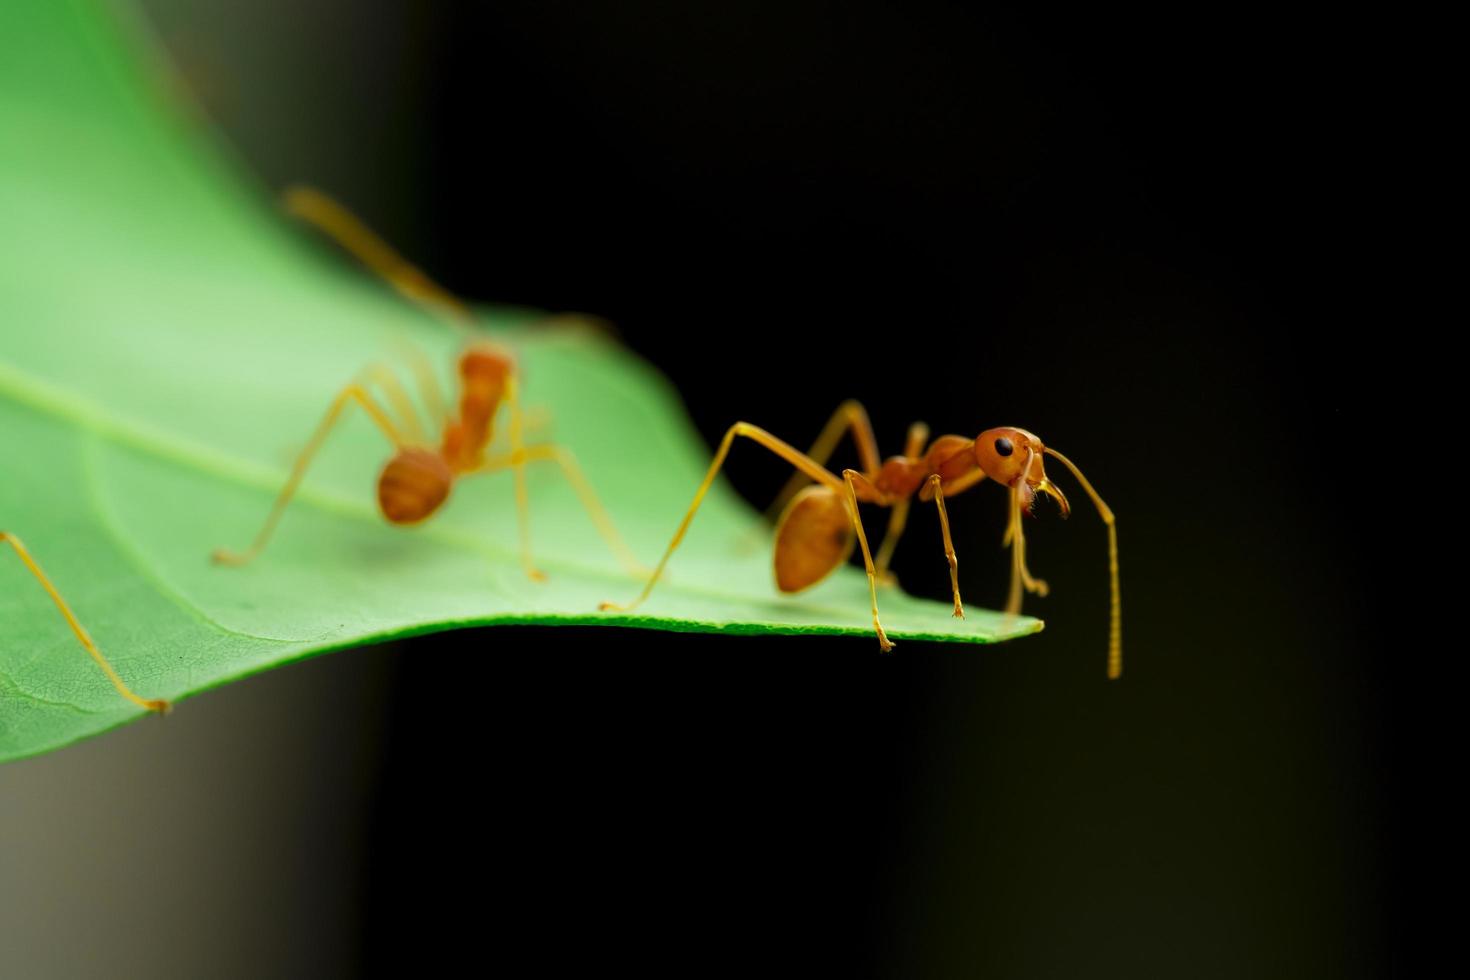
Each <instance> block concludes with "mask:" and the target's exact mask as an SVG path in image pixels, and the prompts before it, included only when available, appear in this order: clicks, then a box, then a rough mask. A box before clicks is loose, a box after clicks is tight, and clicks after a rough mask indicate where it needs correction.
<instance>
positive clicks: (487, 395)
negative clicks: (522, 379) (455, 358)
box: [378, 344, 515, 524]
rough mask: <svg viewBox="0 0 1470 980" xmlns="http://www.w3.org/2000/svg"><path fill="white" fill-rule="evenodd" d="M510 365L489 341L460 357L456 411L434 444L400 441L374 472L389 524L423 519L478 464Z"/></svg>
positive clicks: (380, 503)
mask: <svg viewBox="0 0 1470 980" xmlns="http://www.w3.org/2000/svg"><path fill="white" fill-rule="evenodd" d="M514 370H515V363H514V362H513V361H512V360H511V358H510V355H509V354H507V353H506V352H505V351H503V350H501V349H499V348H497V347H494V346H491V345H489V344H475V345H474V346H472V347H470V348H469V349H468V350H466V351H465V352H464V354H462V355H461V356H460V358H459V382H460V395H459V414H458V416H456V417H454V418H451V419H450V420H449V421H448V422H447V423H446V424H445V426H444V436H443V440H442V442H441V443H440V446H439V449H438V450H437V451H434V450H431V449H425V448H422V447H418V446H405V447H403V448H401V449H399V450H398V452H397V453H396V454H395V455H394V456H393V458H392V459H390V460H389V461H388V464H387V465H386V466H384V467H383V472H382V474H381V475H380V476H379V477H378V507H379V509H380V510H381V511H382V512H383V516H384V517H385V518H387V519H388V520H389V521H390V522H392V523H394V524H417V523H419V522H421V521H424V520H427V519H428V518H429V517H431V516H432V515H433V514H434V512H435V511H437V510H438V509H439V508H440V507H442V506H443V505H444V501H445V500H447V499H449V491H450V488H451V487H453V485H454V481H455V478H456V477H459V476H462V475H464V474H465V473H469V472H471V471H473V470H475V469H477V468H478V467H480V466H481V465H483V463H484V462H485V448H486V447H487V446H488V445H490V440H491V438H492V437H493V436H494V434H495V413H496V411H497V410H498V409H499V408H500V403H501V401H502V400H503V399H504V398H505V396H506V390H507V388H508V386H509V385H510V384H511V383H512V381H511V377H512V374H513V372H514Z"/></svg>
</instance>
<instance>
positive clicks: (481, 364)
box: [459, 342, 515, 385]
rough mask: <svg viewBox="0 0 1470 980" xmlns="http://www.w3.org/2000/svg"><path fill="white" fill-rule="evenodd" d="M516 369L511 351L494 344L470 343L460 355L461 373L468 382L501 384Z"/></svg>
mask: <svg viewBox="0 0 1470 980" xmlns="http://www.w3.org/2000/svg"><path fill="white" fill-rule="evenodd" d="M514 370H515V362H514V361H512V360H511V356H510V353H509V352H508V351H506V350H504V349H503V348H500V347H497V346H495V345H494V344H490V343H486V342H478V343H473V344H470V345H469V346H468V347H466V348H465V350H464V353H463V354H461V355H460V356H459V374H460V377H461V378H463V379H464V380H465V381H466V382H480V383H482V384H493V385H500V384H503V383H504V382H505V379H506V378H507V377H508V376H509V375H510V374H511V372H512V371H514Z"/></svg>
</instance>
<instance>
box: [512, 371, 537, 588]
mask: <svg viewBox="0 0 1470 980" xmlns="http://www.w3.org/2000/svg"><path fill="white" fill-rule="evenodd" d="M518 389H519V386H518V385H517V384H516V380H515V378H511V379H510V380H509V381H507V382H506V385H505V400H506V403H507V405H508V406H509V407H510V460H511V463H510V467H511V469H512V470H513V471H514V473H515V480H516V520H517V522H518V526H519V528H520V533H521V567H522V568H524V569H525V571H526V577H527V578H529V579H530V580H531V581H533V582H544V581H546V573H545V572H543V571H541V570H540V569H539V568H537V567H536V565H535V564H534V563H533V562H532V561H531V499H530V493H529V492H528V491H527V489H526V452H525V449H526V447H525V444H524V442H523V438H524V433H523V431H522V426H523V424H524V423H523V420H522V418H521V396H520V391H519V390H518Z"/></svg>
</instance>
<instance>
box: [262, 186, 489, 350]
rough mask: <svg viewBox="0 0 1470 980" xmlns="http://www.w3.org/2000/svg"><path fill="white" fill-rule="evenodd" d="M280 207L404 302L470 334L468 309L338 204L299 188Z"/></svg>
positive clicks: (290, 191)
mask: <svg viewBox="0 0 1470 980" xmlns="http://www.w3.org/2000/svg"><path fill="white" fill-rule="evenodd" d="M281 203H282V205H283V206H284V207H285V209H286V211H287V212H288V213H290V214H292V215H294V216H295V217H297V218H300V219H301V220H303V221H305V222H307V223H308V224H311V225H313V226H315V227H316V229H317V230H318V231H320V232H322V233H323V234H324V235H326V236H327V237H328V238H330V239H332V240H333V241H334V242H336V243H337V244H338V245H339V246H341V247H342V248H343V249H344V250H345V251H347V252H348V253H350V254H351V255H352V256H353V257H354V258H356V259H357V260H358V261H359V262H361V263H362V264H363V265H365V266H367V267H368V269H369V270H370V271H372V272H373V273H375V274H376V275H377V276H379V277H380V278H382V279H384V280H385V281H386V282H387V283H388V284H389V285H390V286H392V287H393V288H394V289H396V290H397V291H398V293H399V294H400V295H401V296H403V297H404V298H405V299H407V300H409V301H410V302H412V303H416V304H418V305H419V306H422V307H424V308H425V309H427V310H429V311H430V312H432V313H435V314H438V315H439V316H441V317H443V318H445V319H447V320H448V321H449V323H450V324H451V325H452V326H453V327H455V329H457V330H460V331H461V332H468V330H469V326H470V325H471V324H472V323H473V322H474V317H473V316H472V315H471V314H470V311H469V308H468V307H466V306H465V305H464V303H462V302H461V301H460V300H459V298H458V297H456V296H455V295H454V294H453V293H451V292H449V291H448V290H447V289H445V288H443V287H442V286H440V285H439V284H438V283H436V282H435V281H434V280H432V279H430V278H429V277H428V276H427V275H425V274H424V272H423V271H422V270H421V269H419V268H418V267H417V266H415V265H413V264H412V263H411V262H409V261H408V260H407V259H405V258H404V257H403V256H401V255H399V254H398V253H397V252H396V251H394V250H393V247H392V246H391V245H389V244H388V243H387V242H385V241H383V239H382V238H380V237H378V235H377V234H376V233H374V232H373V231H372V229H370V228H368V226H367V225H365V224H363V223H362V221H361V220H360V219H359V218H358V217H357V215H355V214H353V213H352V212H351V211H349V210H348V209H347V208H345V207H343V206H342V205H341V204H339V203H338V202H337V201H335V200H333V199H332V198H331V197H328V196H327V195H326V194H323V193H322V192H321V191H319V190H317V189H316V188H314V187H304V186H296V187H289V188H287V189H286V191H285V192H284V193H283V194H282V195H281Z"/></svg>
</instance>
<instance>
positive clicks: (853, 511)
mask: <svg viewBox="0 0 1470 980" xmlns="http://www.w3.org/2000/svg"><path fill="white" fill-rule="evenodd" d="M842 478H843V480H845V481H846V482H847V506H848V513H849V515H850V516H851V517H852V526H853V529H854V530H856V531H857V537H858V544H859V545H861V546H862V549H863V566H864V567H865V568H866V569H867V571H868V596H869V597H870V598H871V599H872V600H873V629H875V630H877V631H878V647H879V648H880V649H881V650H882V651H883V652H884V653H888V652H889V651H890V650H892V649H893V644H892V643H891V642H890V641H889V639H888V634H887V633H884V632H883V624H882V623H881V622H879V621H878V574H877V572H876V571H875V570H874V568H873V556H872V555H870V554H869V553H868V536H867V535H866V534H864V533H863V519H862V517H861V515H859V514H858V498H857V481H858V480H862V481H863V483H864V484H866V485H867V486H868V488H869V489H870V490H874V488H873V485H872V484H871V483H869V482H868V480H867V478H866V477H864V476H863V475H862V474H861V473H859V472H858V471H857V470H843V471H842ZM874 492H876V490H874Z"/></svg>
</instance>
